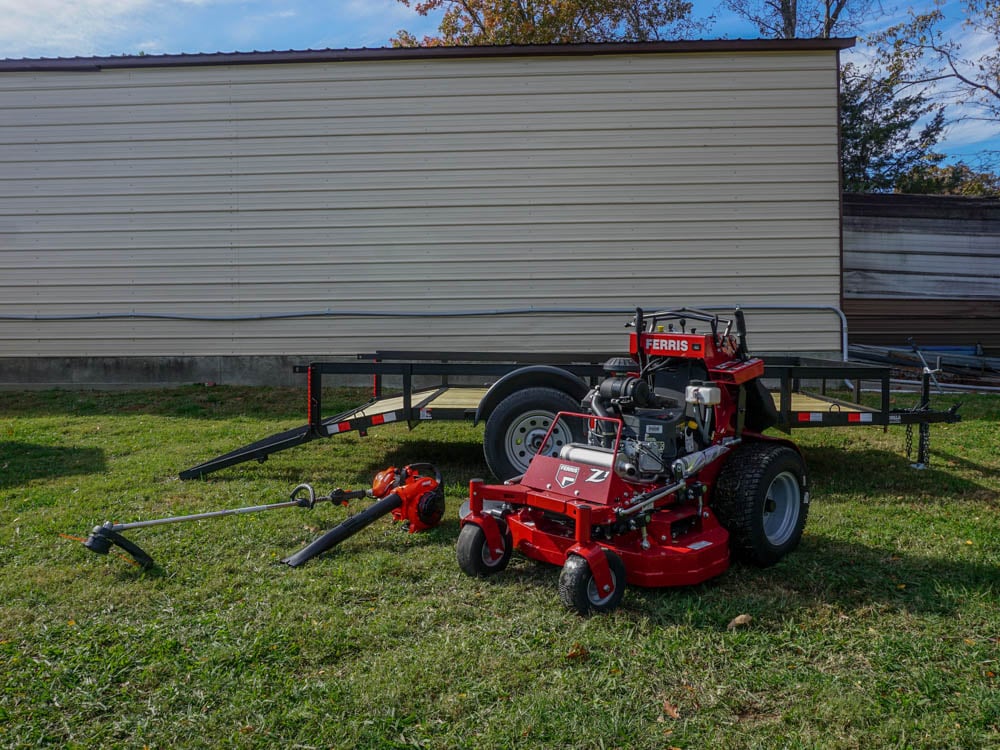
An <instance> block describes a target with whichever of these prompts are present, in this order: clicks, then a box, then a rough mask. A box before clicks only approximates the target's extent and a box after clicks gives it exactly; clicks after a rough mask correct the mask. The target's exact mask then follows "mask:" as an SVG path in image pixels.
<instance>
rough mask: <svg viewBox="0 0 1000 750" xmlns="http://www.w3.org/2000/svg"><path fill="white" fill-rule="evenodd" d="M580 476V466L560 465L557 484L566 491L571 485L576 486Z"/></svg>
mask: <svg viewBox="0 0 1000 750" xmlns="http://www.w3.org/2000/svg"><path fill="white" fill-rule="evenodd" d="M579 476H580V467H579V466H568V465H566V464H559V470H558V471H557V472H556V482H557V483H558V484H559V486H560V487H562V488H563V489H566V488H567V487H569V486H570V485H571V484H574V483H575V482H576V480H577V479H578V478H579Z"/></svg>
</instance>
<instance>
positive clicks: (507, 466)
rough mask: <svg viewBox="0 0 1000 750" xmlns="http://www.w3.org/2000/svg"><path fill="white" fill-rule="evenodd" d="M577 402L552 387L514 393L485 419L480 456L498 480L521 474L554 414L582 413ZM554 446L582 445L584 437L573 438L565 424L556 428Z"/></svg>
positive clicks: (536, 449) (540, 442) (526, 467)
mask: <svg viewBox="0 0 1000 750" xmlns="http://www.w3.org/2000/svg"><path fill="white" fill-rule="evenodd" d="M581 408H582V407H581V406H580V402H579V401H577V400H576V399H575V398H573V397H572V396H570V395H569V394H568V393H566V392H564V391H560V390H557V389H555V388H542V387H539V388H525V389H523V390H520V391H514V393H512V394H510V395H509V396H507V398H505V399H504V400H503V401H501V402H500V403H499V404H497V407H496V409H494V410H493V413H492V414H490V418H489V419H488V420H486V433H485V435H484V436H483V453H484V454H485V455H486V464H487V465H488V466H489V467H490V471H492V472H493V474H494V475H495V476H496V477H497V479H501V480H506V479H510V478H511V477H516V476H518V475H520V474H524V472H526V471H527V470H528V464H529V463H530V462H531V459H532V458H534V456H535V454H536V453H537V452H538V449H539V448H540V447H541V444H542V440H544V439H545V433H547V432H548V430H549V427H550V426H551V425H552V421H553V420H554V419H555V417H556V413H558V412H560V411H570V412H577V413H579V412H580V411H581ZM556 429H557V431H558V432H557V434H556V435H555V436H554V438H555V441H556V446H554V447H557V448H558V447H561V446H562V445H565V444H566V443H571V442H583V440H585V439H586V436H585V435H575V434H572V432H571V427H570V426H569V425H568V424H566V423H560V425H558V426H557V428H556Z"/></svg>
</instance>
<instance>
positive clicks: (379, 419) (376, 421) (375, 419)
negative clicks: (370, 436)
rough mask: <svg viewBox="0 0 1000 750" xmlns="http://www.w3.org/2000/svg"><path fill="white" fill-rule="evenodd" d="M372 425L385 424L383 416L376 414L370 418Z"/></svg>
mask: <svg viewBox="0 0 1000 750" xmlns="http://www.w3.org/2000/svg"><path fill="white" fill-rule="evenodd" d="M372 424H385V415H384V414H376V415H375V416H374V417H372Z"/></svg>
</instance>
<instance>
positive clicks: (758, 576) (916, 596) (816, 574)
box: [625, 537, 1000, 630]
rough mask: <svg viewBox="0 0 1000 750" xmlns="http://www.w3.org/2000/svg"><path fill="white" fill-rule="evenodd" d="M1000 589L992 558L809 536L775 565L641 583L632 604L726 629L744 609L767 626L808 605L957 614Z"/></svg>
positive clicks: (850, 612)
mask: <svg viewBox="0 0 1000 750" xmlns="http://www.w3.org/2000/svg"><path fill="white" fill-rule="evenodd" d="M998 595H1000V590H998V587H997V579H996V569H995V568H994V567H992V566H989V565H984V564H980V563H976V562H972V561H961V560H950V559H941V558H929V557H919V556H916V555H911V554H905V553H899V552H894V551H891V550H887V549H880V548H875V547H866V546H863V545H860V544H851V543H846V542H841V541H835V540H831V539H827V538H823V537H807V538H806V539H805V540H803V543H802V545H801V547H800V548H799V549H798V550H797V551H796V552H794V553H792V554H790V555H789V556H788V557H787V558H785V560H783V561H782V562H781V563H780V564H778V565H776V566H774V567H771V568H767V569H759V568H755V567H752V566H749V565H745V564H742V563H739V562H737V563H735V564H734V565H733V566H732V567H731V568H730V569H729V571H728V572H726V573H725V574H723V575H722V576H720V577H719V578H717V579H714V580H712V581H708V582H706V583H704V584H701V585H699V586H692V587H686V588H678V589H637V588H634V587H633V588H630V589H629V592H628V595H627V596H626V599H625V606H626V608H627V609H628V610H629V611H631V613H632V614H633V615H636V616H645V617H649V618H650V619H652V620H654V621H658V622H670V623H675V624H676V623H678V622H684V623H686V624H689V625H692V626H694V627H700V628H707V629H713V630H721V629H725V627H726V625H727V624H728V622H729V620H730V619H731V618H732V617H735V616H736V615H738V614H750V615H752V616H753V617H754V619H755V620H756V621H757V622H758V623H759V625H758V627H765V628H766V627H768V624H771V625H772V626H773V627H775V628H781V627H783V624H782V623H784V622H786V621H787V620H788V619H790V618H791V619H801V617H802V614H803V613H804V612H812V613H814V615H815V614H818V613H821V612H827V613H830V615H829V616H832V617H834V618H846V619H847V620H851V619H854V618H856V617H865V616H877V615H878V614H880V613H885V612H899V613H908V614H913V615H935V616H951V615H955V614H956V613H958V612H959V611H960V610H961V608H962V607H963V606H964V605H965V603H966V602H967V601H969V600H976V599H989V598H993V597H997V596H998Z"/></svg>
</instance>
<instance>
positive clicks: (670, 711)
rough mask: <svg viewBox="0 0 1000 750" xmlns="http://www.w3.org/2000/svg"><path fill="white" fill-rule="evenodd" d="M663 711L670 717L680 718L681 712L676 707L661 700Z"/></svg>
mask: <svg viewBox="0 0 1000 750" xmlns="http://www.w3.org/2000/svg"><path fill="white" fill-rule="evenodd" d="M663 713H665V714H666V715H667V716H669V717H670V718H671V719H679V718H681V712H680V711H678V710H677V708H676V707H674V706H673V705H671V704H670V703H669V702H668V701H663Z"/></svg>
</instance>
